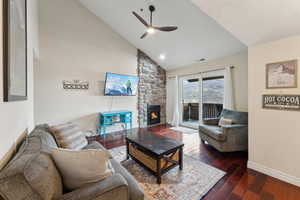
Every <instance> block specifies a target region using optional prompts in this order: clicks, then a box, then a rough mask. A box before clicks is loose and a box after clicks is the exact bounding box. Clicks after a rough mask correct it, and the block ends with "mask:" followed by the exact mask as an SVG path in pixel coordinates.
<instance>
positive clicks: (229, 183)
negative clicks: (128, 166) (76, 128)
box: [91, 125, 300, 200]
mask: <svg viewBox="0 0 300 200" xmlns="http://www.w3.org/2000/svg"><path fill="white" fill-rule="evenodd" d="M148 129H149V130H150V131H152V132H154V133H156V134H159V135H163V136H165V137H170V138H174V139H177V140H180V141H183V142H184V143H185V149H184V152H192V153H196V154H197V155H198V156H199V158H200V160H201V161H203V162H204V163H207V164H209V165H212V166H214V167H216V168H218V169H221V170H223V171H225V172H227V174H226V176H225V177H223V178H222V179H221V180H220V181H219V182H218V183H217V184H216V185H215V187H214V188H212V189H211V190H210V191H209V192H208V193H207V195H206V196H205V197H204V198H203V200H300V188H299V187H297V186H294V185H291V184H288V183H285V182H282V181H280V180H278V179H275V178H272V177H270V176H267V175H264V174H262V173H259V172H256V171H254V170H250V169H247V160H248V155H247V153H245V152H236V153H220V152H218V151H216V150H215V149H214V148H212V147H211V146H209V145H207V144H204V143H202V142H200V140H199V137H198V134H194V135H188V134H182V133H180V132H177V131H174V130H171V129H170V127H169V126H167V125H160V126H155V127H151V128H148ZM91 140H97V141H99V142H100V143H101V144H103V145H104V146H105V147H106V148H108V149H111V148H114V147H118V146H122V145H125V133H124V132H117V133H113V134H108V135H107V136H106V138H101V137H95V138H91Z"/></svg>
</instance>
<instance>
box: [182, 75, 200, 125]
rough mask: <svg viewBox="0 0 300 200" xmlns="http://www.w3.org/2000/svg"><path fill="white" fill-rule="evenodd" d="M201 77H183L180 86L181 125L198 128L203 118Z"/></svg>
mask: <svg viewBox="0 0 300 200" xmlns="http://www.w3.org/2000/svg"><path fill="white" fill-rule="evenodd" d="M201 80H202V79H201V76H200V74H198V75H192V76H185V77H181V78H180V80H179V86H180V101H179V102H180V105H179V107H180V125H182V126H187V127H191V128H197V127H198V125H199V122H200V120H201V119H200V116H201V105H202V104H201Z"/></svg>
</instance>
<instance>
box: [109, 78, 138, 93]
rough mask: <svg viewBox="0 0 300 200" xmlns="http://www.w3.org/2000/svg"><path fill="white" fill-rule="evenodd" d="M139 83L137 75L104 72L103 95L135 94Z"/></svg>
mask: <svg viewBox="0 0 300 200" xmlns="http://www.w3.org/2000/svg"><path fill="white" fill-rule="evenodd" d="M138 83H139V77H138V76H130V75H123V74H114V73H106V80H105V88H104V95H107V96H135V95H136V94H137V87H138Z"/></svg>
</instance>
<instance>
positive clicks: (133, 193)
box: [111, 159, 144, 200]
mask: <svg viewBox="0 0 300 200" xmlns="http://www.w3.org/2000/svg"><path fill="white" fill-rule="evenodd" d="M111 164H112V166H113V168H114V170H115V173H119V174H121V175H122V176H123V177H124V178H125V179H126V181H127V183H128V187H129V196H130V200H144V191H143V189H142V188H141V187H140V186H139V184H138V183H137V181H136V180H135V178H134V177H133V176H132V175H131V174H130V173H129V172H128V171H127V170H126V169H125V168H124V167H123V166H122V165H121V164H120V163H118V162H117V161H116V160H114V159H111Z"/></svg>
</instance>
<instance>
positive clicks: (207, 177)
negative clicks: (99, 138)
mask: <svg viewBox="0 0 300 200" xmlns="http://www.w3.org/2000/svg"><path fill="white" fill-rule="evenodd" d="M110 152H111V154H112V156H113V157H114V158H115V159H116V160H117V161H119V162H121V163H122V165H123V166H124V167H125V168H126V169H127V170H128V171H129V172H130V173H131V174H132V175H133V176H134V177H135V178H136V179H137V181H138V182H139V183H140V185H141V187H142V188H143V189H144V191H145V195H146V199H147V200H200V199H201V198H202V197H203V196H204V195H205V194H206V193H207V192H208V191H209V190H210V189H211V188H212V187H213V186H214V185H215V184H216V183H217V182H218V181H219V180H220V179H221V178H222V177H223V176H224V175H225V172H223V171H221V170H218V169H216V168H214V167H212V166H209V165H207V164H205V163H203V162H201V161H199V160H197V159H195V158H193V157H191V156H189V155H188V154H186V153H185V154H184V162H183V170H182V171H180V170H179V169H178V167H176V168H174V169H172V170H171V171H169V172H167V173H166V174H164V175H163V176H162V184H161V185H158V184H156V178H155V177H154V176H153V175H152V174H150V173H149V172H148V171H147V170H145V169H144V168H142V167H140V166H139V165H138V164H137V163H136V162H134V161H133V160H127V161H124V160H125V158H126V149H125V146H122V147H117V148H114V149H112V150H110Z"/></svg>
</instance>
